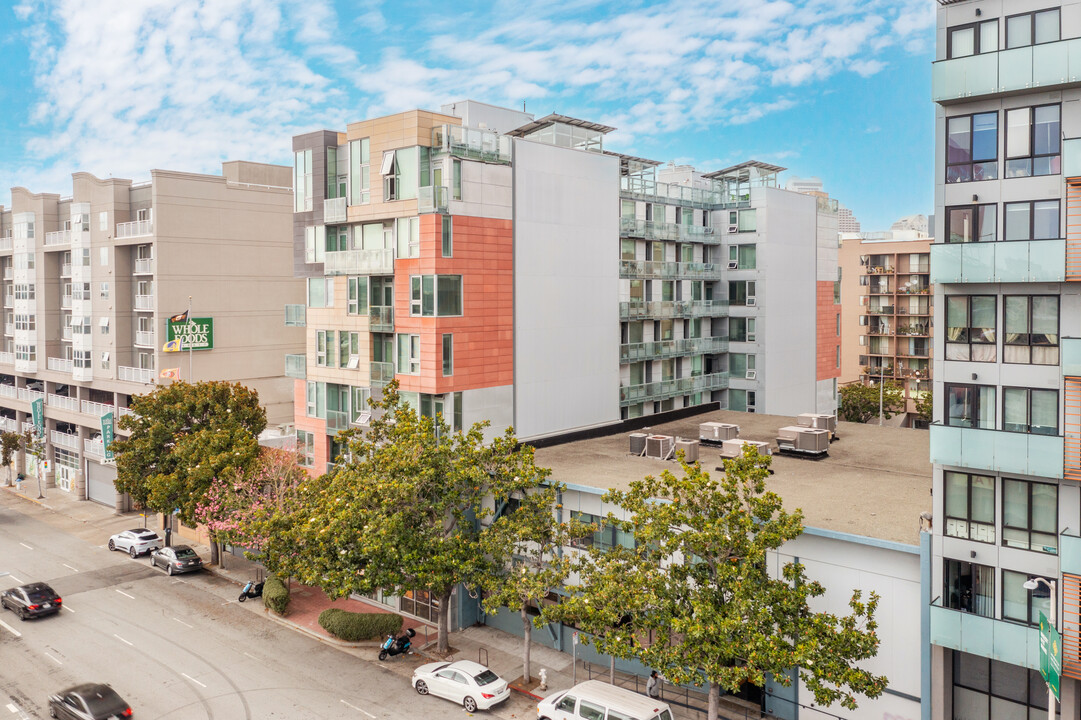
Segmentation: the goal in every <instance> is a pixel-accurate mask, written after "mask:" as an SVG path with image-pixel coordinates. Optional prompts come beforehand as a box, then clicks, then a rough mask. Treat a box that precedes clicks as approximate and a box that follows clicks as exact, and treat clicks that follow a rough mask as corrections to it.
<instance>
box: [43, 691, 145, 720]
mask: <svg viewBox="0 0 1081 720" xmlns="http://www.w3.org/2000/svg"><path fill="white" fill-rule="evenodd" d="M49 715H51V716H52V717H54V718H65V719H67V720H110V719H111V718H129V717H131V706H130V705H128V704H127V703H126V702H124V700H123V698H121V697H120V696H119V695H117V694H116V690H113V689H112V688H111V687H109V686H108V685H102V684H101V683H85V684H83V685H76V686H75V687H71V688H68V689H67V690H61V691H60V692H58V693H57V694H56V695H50V696H49Z"/></svg>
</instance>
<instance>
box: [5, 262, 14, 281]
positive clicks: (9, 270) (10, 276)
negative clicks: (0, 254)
mask: <svg viewBox="0 0 1081 720" xmlns="http://www.w3.org/2000/svg"><path fill="white" fill-rule="evenodd" d="M4 279H5V280H14V279H15V268H13V267H11V266H10V265H8V266H7V267H5V268H4Z"/></svg>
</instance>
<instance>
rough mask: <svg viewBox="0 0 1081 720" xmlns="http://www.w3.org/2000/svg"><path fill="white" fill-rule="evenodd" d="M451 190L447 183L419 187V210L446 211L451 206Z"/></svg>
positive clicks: (428, 211)
mask: <svg viewBox="0 0 1081 720" xmlns="http://www.w3.org/2000/svg"><path fill="white" fill-rule="evenodd" d="M449 203H450V190H448V189H447V187H446V186H445V185H434V186H429V187H422V188H418V189H417V212H422V213H431V212H438V213H445V212H446V211H447V208H448V207H450V205H449Z"/></svg>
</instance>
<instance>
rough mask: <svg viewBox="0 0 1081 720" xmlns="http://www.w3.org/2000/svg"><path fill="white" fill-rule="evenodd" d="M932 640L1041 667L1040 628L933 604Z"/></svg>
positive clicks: (939, 643) (984, 655) (1017, 662)
mask: <svg viewBox="0 0 1081 720" xmlns="http://www.w3.org/2000/svg"><path fill="white" fill-rule="evenodd" d="M930 609H931V643H932V644H934V645H938V646H940V647H946V648H950V649H951V650H960V651H962V652H967V653H971V654H973V655H979V656H981V657H993V658H996V659H998V660H1001V661H1003V662H1007V663H1010V664H1011V665H1020V666H1022V667H1028V668H1032V669H1034V670H1038V669H1039V668H1040V629H1039V628H1038V627H1032V626H1029V625H1022V624H1021V623H1014V622H1008V621H1006V620H995V619H994V618H989V617H982V616H980V615H975V614H973V613H969V612H965V611H963V610H953V609H951V608H945V607H942V606H941V605H940V604H938V603H933V604H932V605H931V608H930Z"/></svg>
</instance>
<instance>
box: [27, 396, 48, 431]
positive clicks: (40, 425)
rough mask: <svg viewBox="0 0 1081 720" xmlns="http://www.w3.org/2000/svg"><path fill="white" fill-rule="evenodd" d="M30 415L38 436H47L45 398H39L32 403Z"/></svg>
mask: <svg viewBox="0 0 1081 720" xmlns="http://www.w3.org/2000/svg"><path fill="white" fill-rule="evenodd" d="M30 415H31V416H32V417H33V420H34V428H35V429H36V430H37V432H38V436H42V435H44V434H45V398H38V399H37V400H34V401H33V402H32V403H30Z"/></svg>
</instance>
